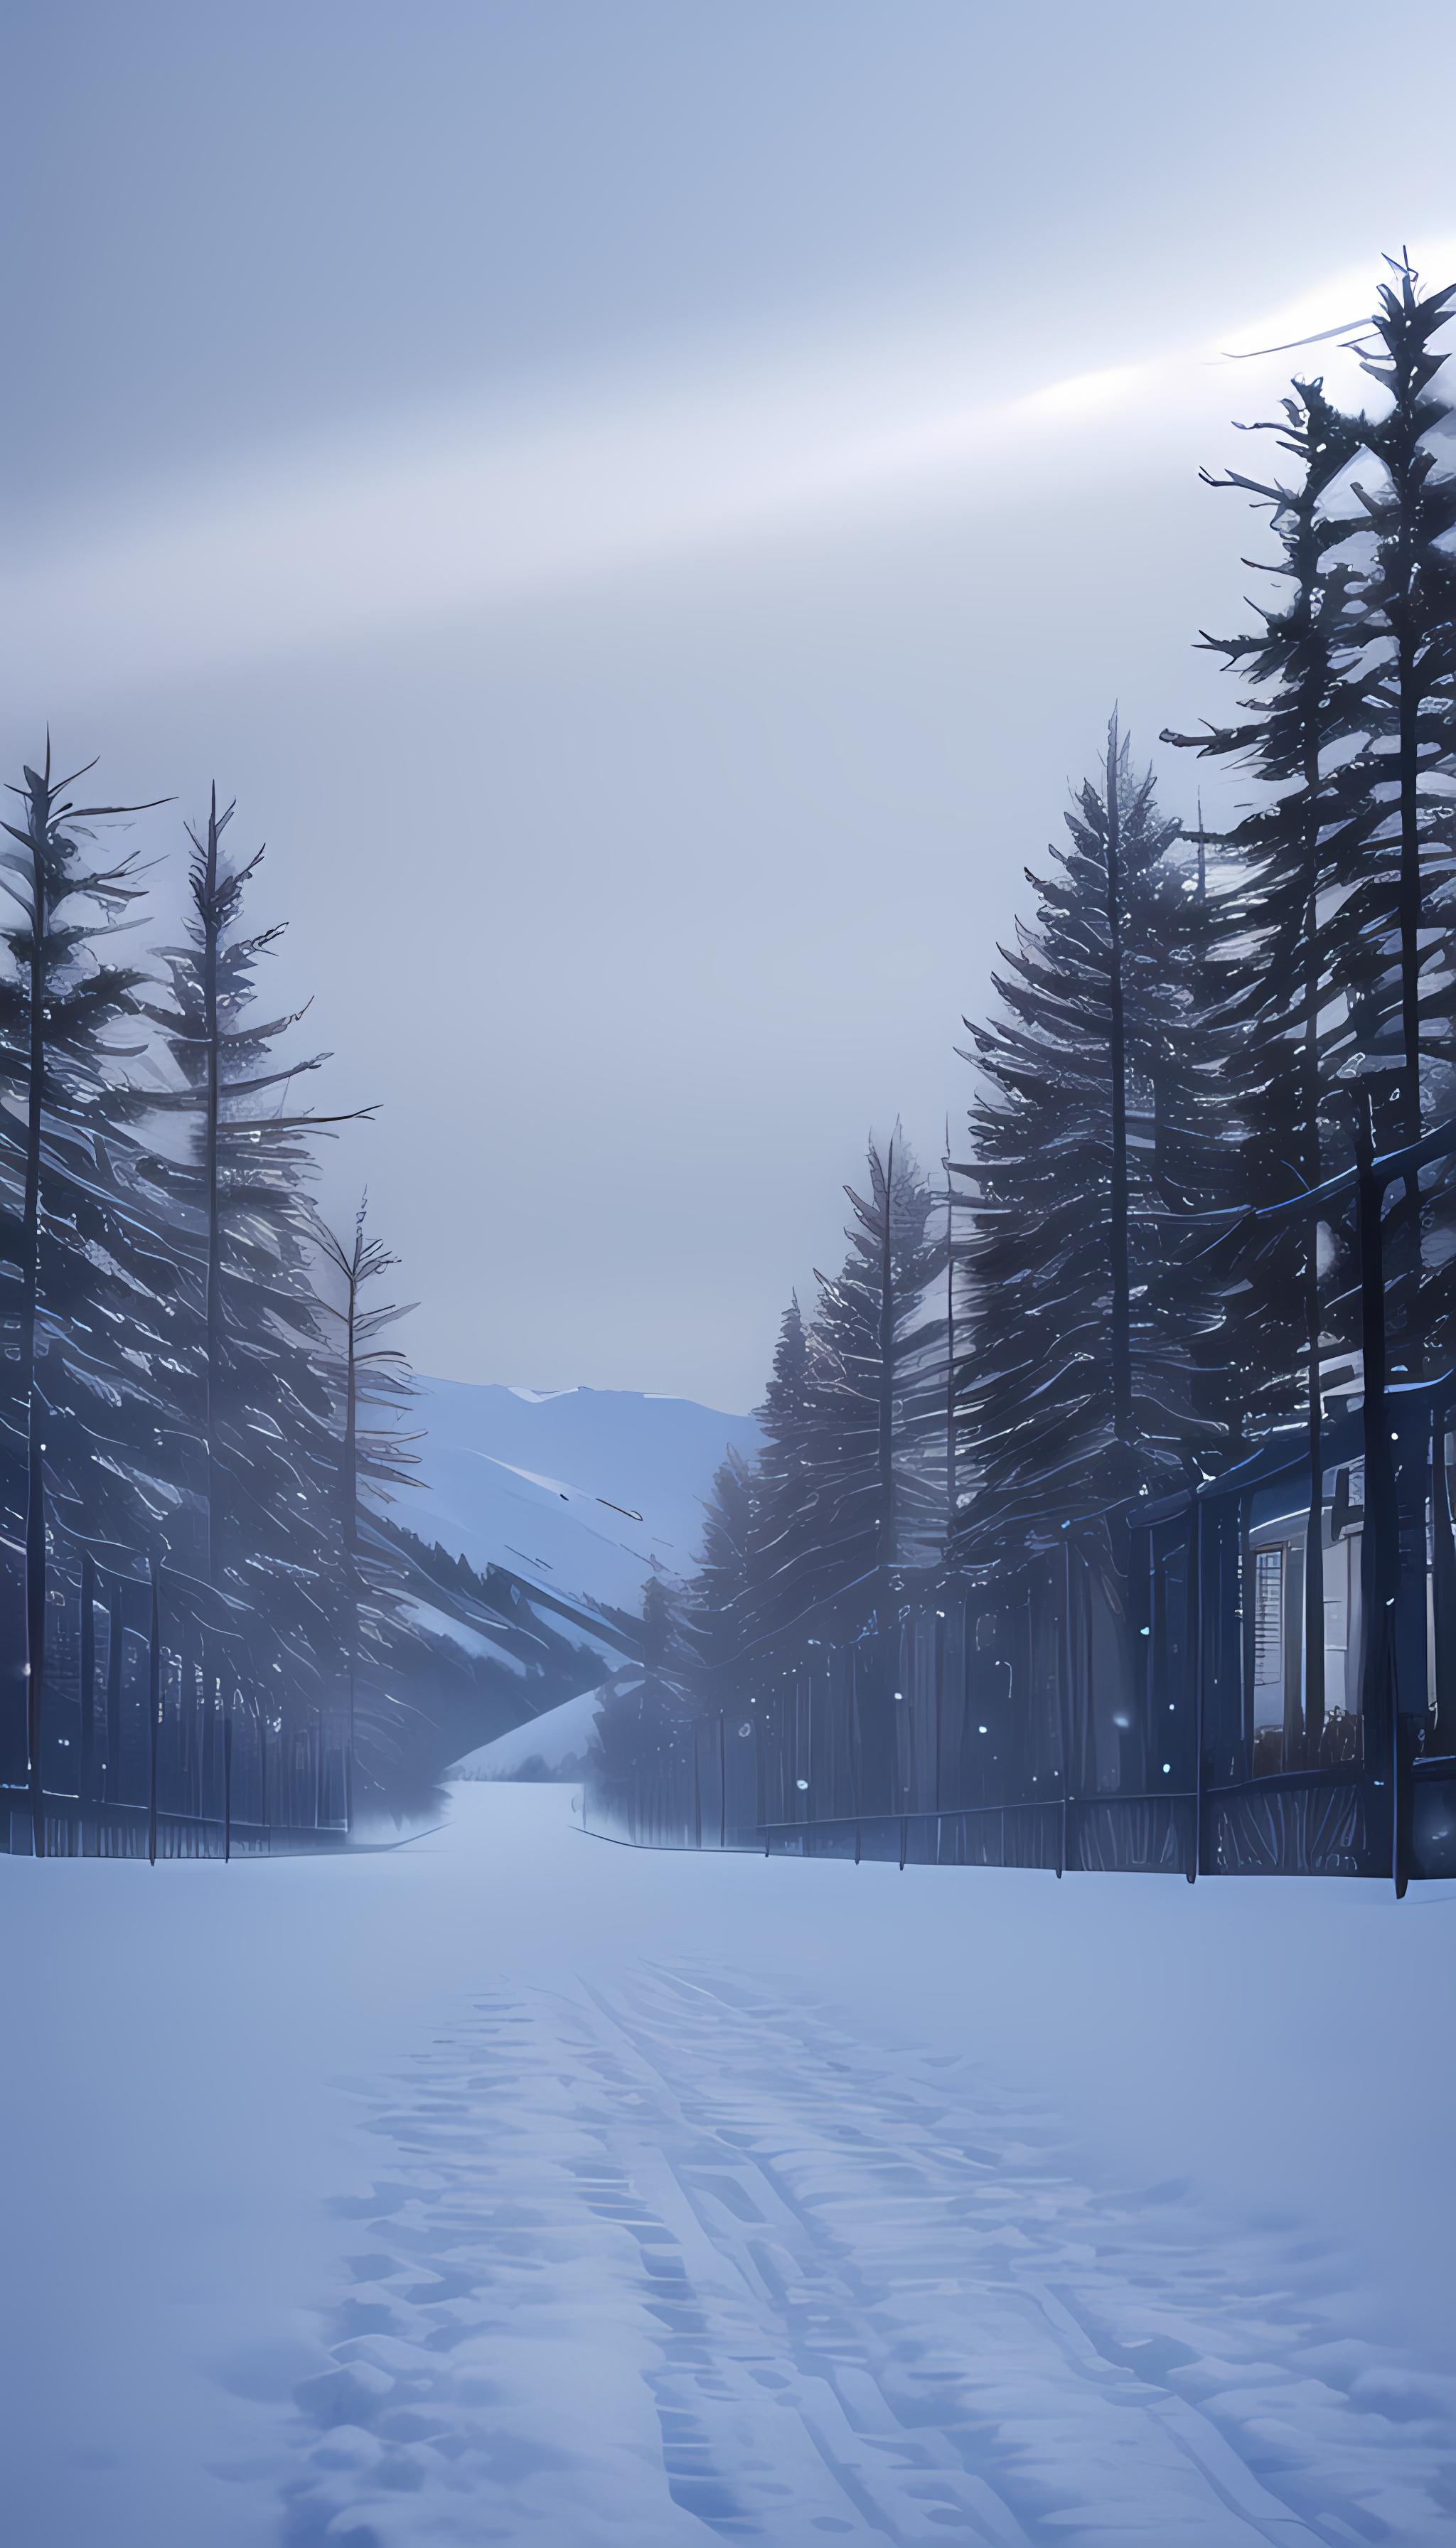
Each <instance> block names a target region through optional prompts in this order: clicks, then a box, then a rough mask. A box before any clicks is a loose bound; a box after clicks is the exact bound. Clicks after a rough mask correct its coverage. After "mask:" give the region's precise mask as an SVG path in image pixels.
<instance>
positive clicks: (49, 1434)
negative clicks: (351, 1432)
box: [0, 736, 165, 1854]
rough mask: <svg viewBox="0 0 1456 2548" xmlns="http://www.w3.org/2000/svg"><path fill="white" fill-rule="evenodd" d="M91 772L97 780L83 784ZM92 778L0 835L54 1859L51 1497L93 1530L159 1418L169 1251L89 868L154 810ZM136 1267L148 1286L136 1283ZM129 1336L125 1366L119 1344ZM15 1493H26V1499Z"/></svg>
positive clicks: (112, 868) (18, 1247)
mask: <svg viewBox="0 0 1456 2548" xmlns="http://www.w3.org/2000/svg"><path fill="white" fill-rule="evenodd" d="M92 767H94V764H88V765H87V770H89V769H90V768H92ZM86 774H87V772H86V771H77V772H75V773H73V774H71V775H70V776H69V777H66V778H62V779H56V778H54V777H53V776H52V774H51V759H50V743H49V738H48V736H47V738H46V755H45V760H44V763H43V766H42V768H41V769H40V770H39V771H37V770H32V769H31V768H29V767H27V768H26V770H25V772H24V779H23V784H22V785H20V786H18V787H12V789H11V790H10V792H11V794H12V795H14V796H16V797H18V798H19V800H20V803H21V807H22V810H23V820H22V821H21V822H20V823H11V822H6V823H5V824H4V826H3V829H4V831H5V834H6V836H7V839H8V842H9V844H10V846H9V847H7V848H5V849H3V850H0V886H3V889H4V891H5V893H6V894H7V895H8V897H9V899H10V901H11V902H12V904H14V905H15V906H16V907H17V908H18V910H19V913H20V918H19V919H18V920H16V921H12V922H11V923H10V924H9V925H8V926H7V927H6V928H5V929H4V930H3V931H0V943H3V944H4V946H5V948H6V950H7V952H8V954H9V956H10V959H11V963H12V966H13V968H14V969H13V974H12V976H11V978H9V979H8V980H6V981H4V982H3V984H0V1058H3V1067H4V1098H5V1116H4V1130H3V1136H0V1150H3V1154H4V1159H5V1183H6V1185H7V1186H8V1188H9V1197H8V1201H9V1210H8V1212H7V1215H6V1219H7V1224H8V1229H7V1238H8V1242H9V1245H10V1246H12V1247H13V1248H14V1251H15V1254H14V1259H13V1264H14V1273H13V1276H12V1289H11V1292H10V1300H9V1304H8V1306H9V1307H10V1309H11V1311H12V1319H11V1320H10V1322H9V1323H11V1325H12V1328H13V1332H14V1336H15V1351H14V1359H13V1363H12V1364H11V1367H10V1377H11V1380H12V1387H13V1398H12V1406H11V1410H10V1414H9V1419H8V1425H7V1430H8V1435H9V1443H8V1448H9V1459H8V1460H7V1463H6V1465H7V1467H8V1468H9V1469H10V1472H11V1476H12V1478H13V1479H16V1481H17V1484H18V1486H19V1501H20V1503H21V1505H22V1509H23V1541H24V1550H25V1646H26V1688H27V1753H28V1757H29V1763H30V1779H31V1803H32V1821H33V1830H34V1835H35V1841H34V1845H35V1848H36V1850H37V1852H38V1854H39V1853H40V1851H41V1850H42V1849H43V1847H44V1812H43V1802H42V1798H43V1785H42V1731H43V1723H44V1715H45V1703H46V1589H47V1573H48V1548H47V1480H48V1482H49V1483H50V1484H51V1485H52V1486H54V1487H55V1488H57V1489H58V1490H59V1492H60V1494H61V1497H62V1500H63V1501H65V1502H66V1503H67V1504H68V1506H69V1508H70V1513H71V1517H72V1518H73V1519H74V1520H75V1522H76V1524H77V1526H78V1528H79V1530H80V1531H81V1532H85V1531H86V1530H87V1529H88V1528H89V1529H90V1530H91V1531H92V1533H93V1534H94V1533H95V1531H96V1530H97V1528H98V1516H100V1515H102V1514H104V1513H105V1511H106V1510H107V1509H108V1508H109V1507H110V1506H111V1505H112V1504H113V1503H114V1501H115V1498H114V1493H113V1492H112V1491H111V1490H110V1487H109V1483H108V1482H110V1481H112V1480H115V1479H116V1478H118V1477H119V1476H120V1475H122V1474H123V1473H124V1468H125V1459H126V1454H127V1451H128V1449H129V1448H130V1441H131V1437H132V1436H133V1435H134V1434H135V1432H136V1431H137V1430H138V1429H139V1425H140V1423H141V1421H143V1420H144V1418H143V1417H141V1416H139V1415H138V1410H139V1409H144V1410H146V1411H147V1412H148V1413H149V1412H150V1404H149V1398H148V1382H149V1375H150V1368H151V1364H152V1362H153V1360H154V1358H155V1355H156V1353H157V1351H158V1349H159V1347H160V1345H161V1342H162V1339H161V1338H160V1337H159V1335H158V1323H159V1319H161V1318H162V1317H164V1315H165V1313H164V1308H163V1306H162V1305H161V1304H159V1302H158V1300H157V1298H156V1296H155V1295H154V1293H153V1291H152V1289H151V1282H150V1277H151V1276H152V1275H153V1274H154V1275H156V1276H157V1277H158V1278H159V1279H161V1281H162V1284H163V1288H165V1285H164V1267H163V1262H162V1257H161V1251H160V1249H159V1247H158V1244H157V1240H156V1234H155V1232H154V1230H152V1229H149V1228H148V1227H147V1226H146V1225H145V1223H144V1222H143V1221H142V1219H141V1218H140V1216H139V1214H138V1213H137V1210H136V1208H135V1207H134V1206H133V1204H132V1203H131V1202H130V1200H129V1198H128V1197H127V1195H126V1194H125V1192H124V1191H123V1190H122V1188H121V1186H120V1184H119V1182H118V1178H117V1174H116V1167H115V1160H114V1157H113V1144H114V1139H115V1131H116V1109H115V1107H114V1106H113V1105H112V1104H111V1102H110V1101H111V1099H112V1097H113V1093H114V1084H115V1082H116V1080H117V1077H118V1064H119V1063H121V1062H123V1061H125V1060H126V1059H127V1058H129V1057H130V1056H131V1055H132V1054H134V1053H135V1050H136V1047H135V1046H128V1045H117V1044H116V1043H115V1042H113V1041H112V1034H113V1030H115V1029H116V1028H117V1027H118V1026H120V1025H122V1024H123V1023H124V1022H125V1021H126V1020H127V1019H129V1018H130V1017H132V1016H133V1015H134V1014H135V1011H136V992H137V983H138V981H139V978H140V977H139V975H138V973H137V971H136V970H135V968H132V967H129V966H126V965H121V964H118V963H115V962H114V961H112V960H111V959H110V957H109V956H108V954H107V953H106V952H105V949H106V941H107V940H108V938H109V936H110V934H111V933H112V931H113V930H114V929H115V928H116V927H117V926H118V924H119V923H120V922H121V920H122V919H123V917H124V916H125V915H126V914H127V913H128V912H129V911H130V910H131V909H132V907H133V906H134V905H135V904H136V903H137V900H138V899H139V897H140V893H141V885H140V881H139V877H138V873H137V859H136V856H135V854H129V855H127V856H125V857H123V858H120V859H117V860H115V861H112V862H111V863H109V864H108V863H106V862H104V861H100V860H95V859H93V858H92V856H91V855H90V854H89V846H88V845H89V844H90V842H91V841H92V839H93V838H94V834H93V832H92V829H91V827H92V826H93V825H94V824H96V823H98V822H104V821H108V820H112V819H115V818H117V817H119V816H123V815H130V814H135V813H139V812H143V811H146V810H149V809H148V808H145V807H141V806H115V805H77V804H75V803H74V801H73V800H72V799H71V797H70V795H69V792H68V791H69V790H70V789H71V788H72V787H73V786H74V785H75V783H76V780H77V779H78V778H81V777H84V776H85V775H86ZM138 1266H139V1268H140V1273H139V1275H138V1270H137V1269H138ZM123 1334H125V1337H126V1342H127V1348H128V1350H127V1353H126V1354H125V1355H123V1354H122V1353H121V1352H120V1350H119V1346H120V1342H121V1339H122V1336H123ZM12 1492H14V1491H12Z"/></svg>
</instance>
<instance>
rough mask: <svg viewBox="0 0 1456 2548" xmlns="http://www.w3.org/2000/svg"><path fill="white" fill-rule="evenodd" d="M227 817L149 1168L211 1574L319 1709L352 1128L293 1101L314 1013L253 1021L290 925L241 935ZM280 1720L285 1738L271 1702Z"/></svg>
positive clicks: (325, 1651)
mask: <svg viewBox="0 0 1456 2548" xmlns="http://www.w3.org/2000/svg"><path fill="white" fill-rule="evenodd" d="M231 815H232V807H231V806H230V805H229V806H228V807H227V808H226V810H225V811H223V812H222V813H221V814H220V813H219V810H218V804H217V792H216V789H215V790H214V791H213V797H212V801H211V806H210V811H209V817H208V821H207V824H206V826H205V827H204V828H203V829H201V830H197V829H193V828H192V827H190V826H189V830H188V837H189V840H190V842H191V845H192V855H191V859H190V862H189V869H188V883H189V888H190V894H191V902H192V913H191V922H190V926H189V929H188V933H187V937H186V940H185V941H184V943H183V944H182V945H181V946H180V947H172V948H167V949H164V950H163V951H162V955H163V960H164V961H165V963H166V965H167V968H168V977H169V980H168V989H169V994H170V996H169V997H168V998H167V999H166V1000H164V1001H161V1002H153V1003H147V1004H143V1008H142V1013H143V1015H144V1016H146V1017H147V1018H149V1019H150V1020H151V1021H152V1023H153V1024H154V1025H155V1026H156V1027H157V1028H158V1029H159V1030H160V1033H161V1037H162V1041H163V1044H164V1046H165V1048H166V1050H167V1051H168V1053H169V1054H170V1056H171V1059H172V1062H173V1064H174V1066H175V1069H176V1073H177V1078H178V1082H179V1085H178V1086H177V1087H175V1088H174V1089H172V1090H170V1091H167V1092H164V1093H161V1094H158V1095H157V1096H156V1097H154V1098H153V1099H152V1101H151V1104H152V1107H153V1110H154V1113H155V1115H156V1116H157V1117H158V1118H159V1119H160V1120H161V1122H162V1123H163V1124H169V1125H171V1126H174V1127H175V1128H176V1130H177V1135H178V1138H176V1139H175V1140H170V1141H169V1142H168V1143H167V1144H166V1145H165V1146H164V1145H163V1144H162V1143H161V1140H160V1137H158V1140H157V1143H156V1145H155V1146H154V1147H153V1150H152V1152H151V1155H150V1158H149V1160H148V1163H147V1167H148V1174H149V1176H150V1178H151V1179H152V1181H153V1182H154V1184H155V1186H156V1188H157V1189H158V1191H159V1192H160V1193H162V1194H164V1195H165V1196H166V1198H167V1199H168V1201H169V1203H170V1206H171V1208H172V1210H173V1212H174V1213H175V1214H176V1216H177V1218H178V1221H179V1224H180V1226H181V1228H182V1229H183V1231H184V1233H185V1246H186V1252H187V1255H188V1259H189V1261H190V1263H191V1264H192V1266H193V1268H194V1270H195V1280H194V1283H193V1286H192V1290H191V1300H190V1308H191V1316H192V1328H191V1344H192V1354H191V1357H190V1368H191V1369H193V1370H195V1372H196V1373H197V1375H198V1377H197V1380H196V1383H195V1385H194V1388H193V1392H192V1397H191V1408H192V1415H193V1425H194V1430H195V1433H196V1436H197V1439H198V1442H199V1444H200V1461H199V1475H198V1478H197V1483H196V1501H197V1505H198V1509H199V1512H200V1515H201V1533H200V1538H201V1545H200V1548H199V1550H198V1553H197V1563H198V1566H199V1571H200V1572H202V1573H203V1574H204V1575H206V1576H207V1577H209V1578H210V1579H211V1580H212V1582H213V1583H215V1584H216V1585H218V1586H220V1587H222V1588H226V1589H227V1591H228V1592H231V1593H232V1594H233V1595H234V1596H236V1597H239V1598H241V1599H243V1600H244V1601H246V1602H247V1603H248V1604H249V1605H250V1607H251V1609H252V1611H253V1613H254V1618H255V1623H256V1624H255V1632H254V1639H253V1642H254V1645H255V1648H256V1651H257V1655H258V1659H259V1662H260V1664H261V1665H262V1667H263V1669H264V1672H265V1676H266V1685H267V1687H268V1689H269V1690H270V1692H271V1691H273V1690H275V1689H276V1690H277V1691H278V1693H279V1697H280V1699H281V1697H282V1694H283V1692H284V1690H287V1691H288V1692H290V1693H291V1694H292V1695H293V1696H294V1697H295V1698H296V1699H297V1700H298V1701H299V1702H300V1703H303V1702H304V1699H305V1694H306V1693H309V1692H312V1693H313V1697H312V1700H311V1701H310V1702H309V1703H312V1704H314V1705H319V1704H321V1703H322V1700H323V1698H324V1696H325V1695H326V1692H327V1689H328V1687H329V1686H330V1685H331V1683H332V1680H333V1677H334V1674H335V1671H336V1665H337V1658H338V1653H339V1644H338V1634H337V1629H338V1622H337V1618H336V1615H335V1612H334V1605H333V1587H334V1586H335V1584H336V1581H337V1573H338V1565H337V1556H338V1548H339V1500H338V1486H337V1475H338V1444H337V1438H336V1434H335V1429H334V1406H333V1392H332V1387H331V1383H330V1377H329V1372H328V1368H327V1356H326V1352H325V1350H324V1335H323V1323H324V1322H323V1319H322V1317H321V1313H320V1307H319V1302H318V1291H317V1286H316V1283H315V1268H316V1265H317V1263H318V1243H319V1242H318V1224H317V1221H316V1217H315V1214H314V1209H313V1204H312V1198H311V1195H310V1191H309V1189H310V1185H311V1182H312V1179H313V1176H314V1173H315V1158H314V1148H313V1144H314V1141H315V1139H316V1138H317V1136H318V1132H319V1131H320V1130H321V1129H323V1127H324V1126H326V1125H329V1124H332V1123H335V1122H338V1121H340V1120H348V1119H340V1118H336V1117H318V1116H315V1115H312V1114H309V1113H304V1112H291V1111H286V1110H285V1106H284V1104H283V1103H282V1102H281V1099H280V1092H283V1091H286V1090H287V1089H288V1088H290V1087H291V1085H292V1082H293V1081H294V1080H295V1079H296V1078H297V1077H298V1076H300V1075H301V1074H302V1073H306V1072H309V1071H313V1070H316V1069H317V1068H318V1066H319V1064H320V1063H321V1062H322V1061H324V1060H326V1059H327V1057H328V1056H327V1055H326V1054H323V1053H315V1054H311V1055H309V1056H308V1057H307V1058H306V1059H303V1060H298V1061H294V1060H287V1059H284V1058H281V1057H278V1056H277V1055H276V1052H275V1047H277V1045H278V1042H279V1040H280V1039H281V1038H282V1037H284V1036H285V1035H286V1034H287V1033H288V1031H289V1030H290V1029H291V1028H293V1027H294V1026H296V1025H297V1023H298V1020H299V1017H300V1016H301V1015H302V1012H296V1013H292V1014H288V1015H284V1016H281V1017H274V1018H265V1019H263V1020H259V1019H257V1018H256V1017H255V1016H254V1013H253V1012H254V1004H255V1000H256V971H257V966H258V962H259V959H260V957H261V956H263V955H265V954H266V953H267V952H268V951H269V950H270V949H271V948H272V947H273V946H275V945H276V943H277V941H278V939H279V938H280V937H281V935H282V928H281V926H279V925H275V926H271V927H269V928H266V929H263V930H260V931H257V932H254V933H252V934H248V933H247V932H246V931H245V929H244V926H243V918H242V914H243V904H244V899H245V894H246V889H247V887H248V885H249V884H250V882H251V880H252V878H253V877H254V876H255V874H256V872H257V869H258V865H259V862H260V861H261V859H262V856H263V853H262V851H261V850H259V851H257V852H256V853H255V854H254V855H253V856H252V857H251V858H250V859H247V860H245V861H243V862H242V863H241V864H238V865H229V864H228V862H227V857H226V855H225V853H224V849H223V836H224V833H225V832H226V830H227V825H228V823H229V821H230V819H231ZM270 1100H271V1103H269V1102H267V1101H270ZM264 1715H265V1718H266V1720H267V1721H268V1722H270V1723H272V1725H273V1727H274V1730H275V1732H277V1731H281V1718H280V1717H279V1715H278V1714H277V1713H276V1712H275V1710H274V1707H273V1706H272V1704H271V1703H270V1705H269V1706H267V1707H265V1710H264Z"/></svg>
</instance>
